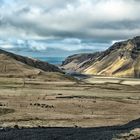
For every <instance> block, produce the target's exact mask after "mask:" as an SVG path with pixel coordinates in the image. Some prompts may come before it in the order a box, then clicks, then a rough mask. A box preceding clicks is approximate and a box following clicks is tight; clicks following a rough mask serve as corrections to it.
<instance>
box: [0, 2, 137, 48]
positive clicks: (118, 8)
mask: <svg viewBox="0 0 140 140" xmlns="http://www.w3.org/2000/svg"><path fill="white" fill-rule="evenodd" d="M0 7H1V8H0V37H1V38H2V39H5V38H14V39H15V38H16V39H21V40H27V39H28V40H40V39H41V40H44V39H46V40H47V39H50V38H51V39H54V40H57V39H60V40H65V39H67V38H68V39H69V38H72V41H75V40H73V38H75V39H79V40H81V41H85V42H86V43H87V44H89V42H93V41H95V43H96V45H99V44H98V43H101V44H103V45H104V43H105V42H106V43H108V44H110V43H111V42H112V41H113V40H122V39H126V38H130V37H133V36H136V35H140V24H139V23H140V16H139V12H140V1H139V0H127V1H126V0H117V1H116V0H88V1H87V0H41V1H40V0H24V1H21V0H4V1H3V0H0ZM60 40H58V41H60ZM60 42H61V41H60ZM61 43H62V42H61ZM91 44H92V43H91ZM105 45H106V44H105ZM85 46H87V47H89V46H88V45H85ZM90 46H91V45H90ZM99 46H102V45H99ZM60 47H61V45H60Z"/></svg>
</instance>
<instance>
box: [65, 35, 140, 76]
mask: <svg viewBox="0 0 140 140" xmlns="http://www.w3.org/2000/svg"><path fill="white" fill-rule="evenodd" d="M62 68H63V69H66V70H70V71H71V70H74V71H78V72H81V73H84V74H94V75H103V76H114V77H135V78H140V36H137V37H134V38H133V39H129V40H127V41H122V42H117V43H115V44H113V45H112V46H111V47H110V48H109V49H107V50H106V51H103V52H97V53H93V54H77V55H72V56H69V57H68V58H67V59H66V60H65V61H64V62H63V64H62Z"/></svg>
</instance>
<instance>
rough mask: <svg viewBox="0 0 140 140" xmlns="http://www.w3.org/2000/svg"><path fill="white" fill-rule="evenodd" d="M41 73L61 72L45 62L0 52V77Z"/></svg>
mask: <svg viewBox="0 0 140 140" xmlns="http://www.w3.org/2000/svg"><path fill="white" fill-rule="evenodd" d="M43 72H61V70H60V69H59V68H58V67H56V66H54V65H51V64H49V63H47V62H43V61H39V60H35V59H32V58H28V57H24V56H20V55H16V54H13V53H10V52H7V51H4V50H0V75H1V76H5V75H7V76H33V75H38V74H40V73H43Z"/></svg>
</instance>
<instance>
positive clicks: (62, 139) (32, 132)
mask: <svg viewBox="0 0 140 140" xmlns="http://www.w3.org/2000/svg"><path fill="white" fill-rule="evenodd" d="M16 127H17V126H16ZM135 128H140V119H137V120H134V121H132V122H129V123H128V124H125V125H122V126H109V127H95V128H78V127H76V126H75V128H23V129H19V128H15V129H10V128H5V129H1V131H0V140H111V139H113V138H114V137H116V136H117V135H119V134H121V133H128V132H130V131H131V130H133V129H135ZM134 139H135V140H139V138H134Z"/></svg>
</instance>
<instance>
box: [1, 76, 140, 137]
mask: <svg viewBox="0 0 140 140" xmlns="http://www.w3.org/2000/svg"><path fill="white" fill-rule="evenodd" d="M98 80H99V79H98ZM116 80H118V79H116ZM92 81H94V79H92V80H91V79H90V80H88V83H87V84H86V83H84V82H80V83H77V82H70V81H63V80H60V81H47V80H43V79H27V78H26V79H22V78H7V77H2V78H0V126H1V127H14V126H16V125H18V127H27V128H29V127H70V128H71V129H72V128H73V127H76V128H79V129H80V128H81V130H79V133H80V132H82V131H83V130H84V128H87V129H85V130H86V132H87V133H88V131H87V130H90V131H89V132H90V133H91V132H92V129H88V128H94V127H102V126H118V125H124V124H127V123H129V122H130V121H132V120H136V119H138V118H140V108H139V107H140V86H139V84H138V82H137V84H134V82H132V83H133V84H131V81H133V80H131V79H129V80H127V79H123V82H124V83H120V82H118V83H116V82H115V83H114V82H111V81H108V80H107V81H106V78H102V79H100V81H104V82H101V83H100V82H99V83H95V82H92ZM125 81H127V82H125ZM128 81H130V82H129V83H128ZM86 82H87V80H86ZM139 123H140V121H139V120H138V124H139ZM136 127H138V126H136ZM76 128H75V129H76ZM134 128H135V127H134ZM61 129H62V128H61ZM67 129H69V128H66V129H65V131H66V132H67ZM75 129H74V130H75ZM82 129H83V130H82ZM58 130H59V131H60V129H58ZM74 130H73V129H72V130H71V131H74ZM76 130H78V129H76ZM12 131H14V130H12ZM43 131H44V129H43ZM47 131H49V130H48V129H47ZM10 132H11V131H10ZM10 132H9V131H8V133H10ZM69 132H70V131H69ZM98 133H99V132H98ZM50 134H51V133H50ZM4 138H5V139H6V137H4ZM53 138H54V137H53ZM102 138H103V137H102Z"/></svg>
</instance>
